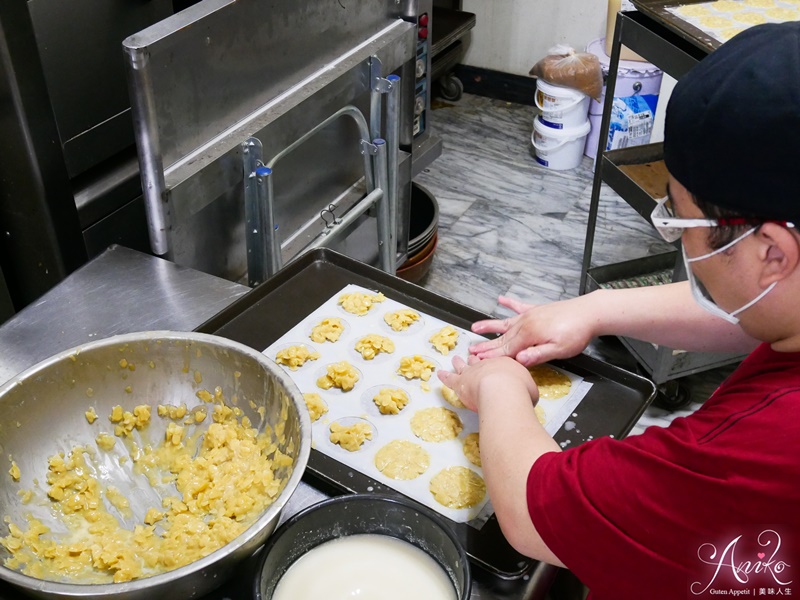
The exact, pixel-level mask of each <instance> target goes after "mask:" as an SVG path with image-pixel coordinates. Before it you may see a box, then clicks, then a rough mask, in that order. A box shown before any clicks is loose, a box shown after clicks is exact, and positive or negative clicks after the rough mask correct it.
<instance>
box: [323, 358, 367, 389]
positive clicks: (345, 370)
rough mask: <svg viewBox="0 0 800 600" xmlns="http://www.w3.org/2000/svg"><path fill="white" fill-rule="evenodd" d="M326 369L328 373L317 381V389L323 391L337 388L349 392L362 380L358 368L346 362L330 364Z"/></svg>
mask: <svg viewBox="0 0 800 600" xmlns="http://www.w3.org/2000/svg"><path fill="white" fill-rule="evenodd" d="M326 369H327V373H326V374H325V375H323V376H322V377H320V378H319V379H317V387H319V388H321V389H323V390H329V389H331V388H333V387H336V388H339V389H340V390H342V391H343V392H349V391H350V390H352V389H353V387H354V386H355V385H356V382H357V381H358V380H359V379H361V376H360V375H359V374H358V371H357V370H356V368H355V367H354V366H353V365H351V364H350V363H349V362H347V361H346V360H340V361H339V362H337V363H333V364H330V365H328V366H327V367H326Z"/></svg>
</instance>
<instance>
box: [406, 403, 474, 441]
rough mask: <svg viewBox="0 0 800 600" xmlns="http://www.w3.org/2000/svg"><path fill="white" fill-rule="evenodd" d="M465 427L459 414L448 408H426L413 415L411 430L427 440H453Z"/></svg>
mask: <svg viewBox="0 0 800 600" xmlns="http://www.w3.org/2000/svg"><path fill="white" fill-rule="evenodd" d="M463 428H464V426H463V425H462V424H461V419H459V418H458V415H457V414H456V413H454V412H453V411H452V410H450V409H447V408H440V407H433V408H424V409H422V410H418V411H417V412H416V413H414V416H413V417H411V431H412V432H413V433H414V435H416V436H417V437H418V438H420V439H422V440H425V441H426V442H443V441H445V440H452V439H453V438H455V437H457V436H458V434H459V433H461V430H462V429H463Z"/></svg>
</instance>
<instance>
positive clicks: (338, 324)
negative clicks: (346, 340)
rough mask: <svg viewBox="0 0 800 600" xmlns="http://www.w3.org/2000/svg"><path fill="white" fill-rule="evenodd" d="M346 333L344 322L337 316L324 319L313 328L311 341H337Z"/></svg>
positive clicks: (320, 342)
mask: <svg viewBox="0 0 800 600" xmlns="http://www.w3.org/2000/svg"><path fill="white" fill-rule="evenodd" d="M342 333H344V323H342V320H341V319H339V318H337V317H331V318H329V319H322V321H320V322H319V323H318V324H317V325H315V326H314V327H313V329H312V330H311V336H310V337H311V341H312V342H317V343H319V344H322V343H323V342H326V341H328V342H335V341H337V340H338V339H339V337H341V335H342Z"/></svg>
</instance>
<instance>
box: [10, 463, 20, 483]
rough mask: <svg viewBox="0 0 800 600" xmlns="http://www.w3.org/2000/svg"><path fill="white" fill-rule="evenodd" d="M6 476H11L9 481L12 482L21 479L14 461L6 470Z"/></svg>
mask: <svg viewBox="0 0 800 600" xmlns="http://www.w3.org/2000/svg"><path fill="white" fill-rule="evenodd" d="M8 474H9V475H11V479H13V480H14V481H19V478H20V477H22V472H21V471H20V470H19V467H18V466H17V463H16V462H15V461H13V460H12V461H11V468H10V469H9V470H8Z"/></svg>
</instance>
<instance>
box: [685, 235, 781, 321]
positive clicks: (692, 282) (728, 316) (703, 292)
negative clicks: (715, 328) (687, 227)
mask: <svg viewBox="0 0 800 600" xmlns="http://www.w3.org/2000/svg"><path fill="white" fill-rule="evenodd" d="M756 229H757V228H756V227H753V228H752V229H751V230H750V231H748V232H746V233H744V234H742V235H740V236H739V237H738V238H736V239H735V240H733V241H732V242H730V243H729V244H726V245H724V246H723V247H722V248H718V249H716V250H714V251H713V252H709V253H708V254H703V255H702V256H696V257H694V258H689V257H688V256H686V249H685V248H683V247H681V252H682V253H683V264H684V265H685V266H686V277H687V278H688V279H689V287H690V288H691V290H692V296H693V297H694V299H695V301H696V302H697V303H698V304H699V305H700V306H702V307H703V308H704V309H705V310H707V311H708V312H710V313H711V314H712V315H715V316H717V317H719V318H721V319H725V320H726V321H728V323H733V324H734V325H736V324H738V323H739V319H738V317H737V316H736V315H738V314H739V313H741V312H743V311H745V310H747V309H748V308H750V307H751V306H753V305H754V304H755V303H756V302H758V301H759V300H761V299H762V298H763V297H764V296H766V295H767V294H768V293H769V292H771V291H772V288H774V287H775V286H776V285H777V283H778V282H777V281H773V282H772V284H770V285H769V286H768V287H767V289H765V290H764V291H763V292H761V293H760V294H759V295H758V296H756V297H755V298H753V299H752V300H750V302H748V303H747V304H745V305H744V306H742V307H741V308H737V309H736V310H734V311H732V312H725V311H724V310H723V309H722V308H720V306H719V305H718V304H717V303H716V302H714V300H713V299H712V298H711V294H709V293H708V290H707V289H706V288H705V286H703V284H702V283H700V281H698V280H697V278H696V277H695V276H694V273H692V267H691V266H690V263H693V262H697V261H700V260H705V259H707V258H711V257H712V256H714V255H716V254H720V253H721V252H725V250H727V249H728V248H731V247H733V246H734V245H735V244H738V243H739V242H741V241H742V240H743V239H744V238H746V237H747V236H748V235H750V234H752V233H753V232H755V230H756Z"/></svg>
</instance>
